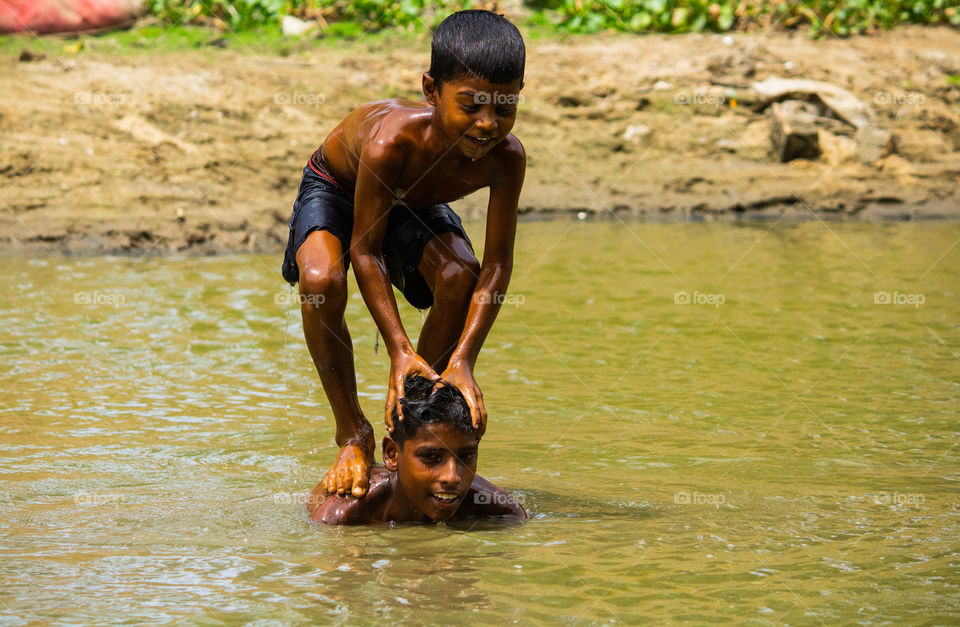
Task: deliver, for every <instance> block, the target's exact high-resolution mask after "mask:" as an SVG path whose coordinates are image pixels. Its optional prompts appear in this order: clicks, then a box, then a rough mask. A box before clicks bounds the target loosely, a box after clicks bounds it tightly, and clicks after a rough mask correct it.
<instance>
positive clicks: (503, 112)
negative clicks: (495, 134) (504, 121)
mask: <svg viewBox="0 0 960 627" xmlns="http://www.w3.org/2000/svg"><path fill="white" fill-rule="evenodd" d="M497 113H499V114H500V115H513V109H511V108H509V107H500V108H499V109H497Z"/></svg>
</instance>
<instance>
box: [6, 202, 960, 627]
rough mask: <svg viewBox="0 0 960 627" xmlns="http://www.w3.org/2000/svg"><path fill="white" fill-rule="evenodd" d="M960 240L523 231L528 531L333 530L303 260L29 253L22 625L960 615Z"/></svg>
mask: <svg viewBox="0 0 960 627" xmlns="http://www.w3.org/2000/svg"><path fill="white" fill-rule="evenodd" d="M468 230H469V231H470V232H471V233H473V234H475V236H476V237H477V238H478V239H479V238H480V236H481V234H482V225H476V224H474V225H469V227H468ZM958 239H960V225H958V224H955V223H926V224H924V223H905V224H857V223H821V222H818V221H814V222H807V223H799V224H797V223H794V224H787V223H777V224H775V223H772V222H771V223H763V222H760V223H749V224H690V223H688V224H631V225H624V224H621V223H589V222H552V223H527V224H522V225H521V229H520V233H519V237H518V240H517V261H516V268H515V272H514V278H513V282H512V285H511V298H508V300H507V302H506V303H505V306H504V308H503V310H502V312H501V314H500V318H499V320H498V322H497V324H496V326H495V328H494V330H493V332H492V334H491V335H490V337H489V339H488V341H487V344H486V347H485V348H484V351H483V354H482V357H481V359H480V362H479V364H478V380H479V382H480V384H481V386H482V388H483V391H484V395H485V398H486V402H487V408H488V410H489V414H490V428H489V431H488V435H487V436H486V437H485V438H484V440H483V443H482V446H481V456H480V472H481V474H483V475H485V476H487V477H488V478H490V479H492V480H493V481H495V482H497V483H499V484H501V485H503V486H505V487H507V488H509V489H511V490H513V491H515V492H516V494H517V495H518V497H519V498H521V499H523V503H524V504H525V506H526V508H527V511H528V512H529V514H530V517H531V518H530V520H529V521H528V522H527V523H526V524H524V525H522V526H519V527H503V526H498V525H490V524H481V525H461V526H456V527H453V526H419V525H402V526H398V527H397V528H393V529H388V528H335V527H332V528H322V527H318V526H315V525H313V524H311V523H310V522H309V521H308V519H307V515H306V512H305V507H304V505H303V498H304V496H305V494H306V493H307V492H308V491H309V490H310V488H312V487H313V485H314V484H315V483H316V482H317V481H318V480H319V479H320V477H321V475H322V472H323V470H324V469H325V467H326V465H327V464H329V462H330V461H331V460H332V459H333V456H334V454H335V452H336V448H335V446H334V443H333V428H334V423H333V417H332V415H331V413H330V410H329V408H328V407H327V405H326V401H325V399H324V396H323V393H322V390H321V388H320V386H319V382H318V379H317V377H316V374H315V373H314V371H313V366H312V363H311V362H310V359H309V356H308V354H307V351H306V348H305V345H304V342H303V339H302V334H301V326H300V317H299V309H298V307H297V305H296V304H295V301H294V298H293V295H292V293H291V292H290V291H289V288H288V287H287V286H286V285H285V284H284V283H283V282H282V280H281V278H280V275H279V265H280V259H279V257H278V256H231V257H219V258H204V259H152V258H149V259H139V260H138V259H132V258H94V259H79V258H70V259H58V258H56V257H50V258H46V259H32V260H21V259H10V258H8V259H3V260H0V268H2V274H0V294H2V300H0V312H2V320H3V324H2V326H0V355H2V357H0V384H2V393H3V396H2V401H0V623H2V624H8V625H20V624H27V623H31V622H36V621H48V622H57V623H64V624H66V623H99V624H103V623H122V622H132V623H143V622H150V623H157V622H178V621H179V622H182V623H184V624H219V623H221V622H222V623H226V624H235V623H241V622H254V623H256V624H278V623H331V622H332V623H343V624H358V623H359V624H369V623H374V622H386V621H388V622H393V621H405V620H414V621H420V622H425V623H434V622H458V623H460V622H464V621H471V622H472V621H480V622H490V623H503V622H514V621H520V622H524V623H526V622H530V621H542V622H551V623H552V622H559V623H565V624H580V623H596V624H605V623H631V622H637V621H639V620H642V619H648V620H655V621H663V620H673V621H698V622H699V621H707V620H731V619H735V620H748V621H754V622H756V623H759V624H767V623H780V622H786V623H820V622H823V623H826V624H834V623H837V622H842V623H850V622H854V623H862V624H882V623H886V622H899V621H903V620H909V621H927V620H932V621H933V622H935V623H957V622H958V621H960V554H958V553H960V539H958V538H960V524H958V523H960V506H958V485H960V484H958V481H960V464H958V461H960V447H957V446H956V445H957V442H958V426H957V425H958V421H957V407H958V405H957V396H958V391H960V376H958V373H960V367H958V366H960V340H958V320H960V305H958V288H960V285H958V280H957V269H958V265H960V264H958V262H960V246H957V240H958ZM351 290H352V291H351V300H350V304H349V308H348V313H347V315H348V322H349V325H350V328H351V329H352V331H353V335H354V342H355V348H356V353H357V368H358V380H359V388H360V391H361V395H362V398H361V401H362V403H363V406H364V408H365V410H366V411H367V413H368V415H369V416H370V417H371V419H372V420H373V421H374V424H375V425H376V427H377V432H378V434H381V435H382V433H383V428H382V417H381V416H382V403H383V397H384V393H385V387H384V382H385V381H386V375H387V367H388V362H387V357H386V355H385V353H384V351H383V349H382V347H381V350H380V352H379V354H374V339H375V338H374V327H373V323H372V321H371V320H370V318H369V315H368V314H367V313H366V310H365V308H364V306H363V303H362V301H361V300H360V298H359V294H358V293H357V291H356V287H355V285H354V286H352V287H351ZM885 294H887V295H889V300H890V301H892V302H891V303H890V304H886V303H884V302H883V301H884V300H886V298H887V296H885ZM402 314H403V317H404V320H405V324H406V327H407V329H408V330H409V332H410V335H411V336H413V337H415V336H416V334H417V332H418V328H419V323H420V314H419V312H417V311H415V310H413V309H411V308H409V307H408V306H405V308H404V309H403V311H402Z"/></svg>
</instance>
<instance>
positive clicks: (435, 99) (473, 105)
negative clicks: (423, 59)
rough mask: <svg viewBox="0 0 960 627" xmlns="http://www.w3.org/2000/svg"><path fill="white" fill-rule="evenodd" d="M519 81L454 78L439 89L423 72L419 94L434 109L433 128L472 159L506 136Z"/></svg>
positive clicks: (482, 154)
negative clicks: (505, 82) (435, 126)
mask: <svg viewBox="0 0 960 627" xmlns="http://www.w3.org/2000/svg"><path fill="white" fill-rule="evenodd" d="M522 87H523V81H522V80H516V81H514V82H513V83H508V84H497V83H491V82H490V81H488V80H485V79H482V78H473V77H466V78H458V79H454V80H450V81H447V82H445V83H443V84H442V85H441V86H440V87H439V89H438V88H437V84H436V82H435V81H434V80H433V78H432V77H431V76H430V75H429V74H424V75H423V93H424V95H425V96H426V98H427V102H429V103H430V104H431V105H433V106H435V107H436V108H437V115H436V124H437V131H438V132H439V133H440V135H441V136H442V137H443V139H444V140H445V143H447V144H448V145H456V147H457V148H458V149H459V150H460V152H461V153H462V154H463V155H464V156H465V157H468V158H470V159H473V160H476V159H479V158H480V157H482V156H484V155H485V154H487V153H488V152H490V150H491V149H492V148H493V147H494V146H496V145H497V144H498V143H500V142H501V141H503V140H504V139H506V137H507V135H509V134H510V130H511V129H512V128H513V124H514V122H515V121H516V118H517V105H518V104H519V102H520V89H521V88H522Z"/></svg>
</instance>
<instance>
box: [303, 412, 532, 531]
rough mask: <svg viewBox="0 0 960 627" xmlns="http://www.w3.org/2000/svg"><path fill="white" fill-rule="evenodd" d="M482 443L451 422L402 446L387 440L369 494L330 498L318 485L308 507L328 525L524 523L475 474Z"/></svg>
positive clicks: (505, 497)
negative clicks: (462, 521)
mask: <svg viewBox="0 0 960 627" xmlns="http://www.w3.org/2000/svg"><path fill="white" fill-rule="evenodd" d="M478 442H479V439H478V437H477V436H476V435H475V434H470V433H464V432H462V431H460V430H459V429H457V427H455V426H454V425H452V424H449V423H434V424H430V425H425V426H423V427H421V428H420V429H419V430H418V432H417V434H416V436H415V437H413V438H410V439H409V440H407V441H406V442H405V443H403V444H402V445H398V444H397V443H396V442H394V441H393V440H392V439H391V438H390V437H389V436H387V437H386V438H384V441H383V458H384V465H379V464H378V465H375V466H373V468H372V469H371V473H370V489H369V491H368V492H367V494H366V496H364V497H363V498H359V499H358V498H353V497H349V496H341V495H329V496H328V495H327V491H326V489H325V488H324V487H323V485H322V484H320V485H317V487H316V488H314V490H313V492H312V493H311V494H310V499H309V501H308V505H307V507H308V511H309V513H310V517H311V518H312V519H313V520H315V521H317V522H322V523H326V524H381V523H387V522H443V521H446V520H450V519H453V518H458V519H459V518H480V517H484V518H487V517H507V518H515V519H520V520H522V519H525V518H526V513H525V512H524V511H523V508H522V507H521V506H520V505H519V503H517V501H516V500H515V499H513V498H512V496H511V495H510V494H509V493H508V492H506V491H505V490H502V489H500V488H498V487H497V486H495V485H493V484H492V483H490V482H489V481H487V480H486V479H484V478H483V477H478V476H477V475H476V471H477V445H478ZM478 494H479V495H482V496H481V497H480V498H478V497H477V495H478Z"/></svg>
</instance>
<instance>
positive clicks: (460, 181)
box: [283, 10, 526, 497]
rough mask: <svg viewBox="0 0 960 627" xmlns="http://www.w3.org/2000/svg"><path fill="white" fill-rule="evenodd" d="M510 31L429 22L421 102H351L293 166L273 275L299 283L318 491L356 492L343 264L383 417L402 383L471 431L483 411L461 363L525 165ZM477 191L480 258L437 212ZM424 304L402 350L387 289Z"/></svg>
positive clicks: (457, 20) (361, 466) (361, 430)
mask: <svg viewBox="0 0 960 627" xmlns="http://www.w3.org/2000/svg"><path fill="white" fill-rule="evenodd" d="M525 56H526V53H525V48H524V44H523V39H522V38H521V36H520V33H519V31H518V30H517V29H516V27H515V26H513V24H511V23H510V22H509V21H507V20H506V19H505V18H504V17H502V16H500V15H497V14H495V13H491V12H489V11H476V10H471V11H461V12H458V13H454V14H452V15H450V16H449V17H447V19H445V20H444V21H443V23H441V24H440V26H439V27H438V28H437V30H436V32H435V33H434V35H433V41H432V44H431V59H430V70H429V72H427V73H425V74H424V75H423V81H422V82H423V94H424V96H425V98H426V102H413V101H406V100H384V101H380V102H374V103H371V104H367V105H364V106H362V107H360V108H359V109H356V110H355V111H353V112H352V113H350V114H349V115H347V117H346V118H345V119H344V120H343V121H342V122H341V123H340V125H339V126H337V127H336V128H335V129H333V131H332V132H331V133H330V134H329V135H328V136H327V138H326V139H325V140H324V142H323V144H322V145H321V146H320V148H318V149H317V151H316V152H314V153H313V155H312V156H311V158H310V161H309V162H308V164H307V167H305V168H304V170H303V180H302V182H301V183H300V190H299V194H298V196H297V200H296V202H295V203H294V206H293V215H292V217H291V218H290V238H289V241H288V243H287V250H286V254H285V257H284V262H283V276H284V278H285V279H286V280H287V281H288V282H289V283H291V284H293V283H297V282H299V283H300V294H301V299H300V300H301V307H300V311H301V314H302V316H303V330H304V335H305V337H306V342H307V347H308V348H309V350H310V355H311V356H312V357H313V361H314V364H315V365H316V368H317V373H318V374H319V375H320V381H321V383H322V384H323V389H324V392H325V393H326V395H327V398H328V399H329V401H330V405H331V408H332V409H333V414H334V418H335V419H336V423H337V433H336V441H337V444H338V445H339V446H340V452H339V453H338V455H337V457H336V460H335V461H334V463H333V466H332V467H331V468H330V470H329V471H328V472H327V473H326V475H325V476H324V478H323V481H322V482H321V485H322V486H323V487H324V488H325V489H326V490H327V491H330V492H338V493H340V494H344V493H346V494H352V495H353V496H355V497H360V496H363V494H364V493H365V492H366V491H367V486H368V474H369V470H370V465H371V464H372V463H373V453H374V446H375V443H374V436H373V428H372V427H371V425H370V423H369V422H368V421H367V419H366V418H365V417H364V415H363V412H362V411H361V409H360V403H359V400H358V399H357V384H356V375H355V371H354V363H353V344H352V342H351V339H350V333H349V331H348V330H347V325H346V323H345V321H344V310H345V308H346V303H347V280H346V271H347V268H348V266H349V264H350V262H351V261H352V262H353V266H354V273H355V274H356V277H357V283H358V284H359V286H360V292H361V294H362V296H363V300H364V302H365V303H366V305H367V307H368V309H369V310H370V313H371V314H372V316H373V319H374V322H376V325H377V328H378V329H379V331H380V334H381V335H382V336H383V338H384V343H385V345H386V348H387V352H388V353H389V355H390V380H389V387H388V392H387V402H386V413H385V421H386V423H387V429H388V431H389V430H392V429H393V428H394V426H395V425H394V424H393V419H392V416H393V413H394V409H395V408H396V410H397V411H396V413H397V415H398V420H400V421H402V420H403V405H402V404H401V403H400V401H401V400H402V398H403V382H404V380H405V379H406V377H407V376H409V375H420V376H422V377H425V378H426V379H427V380H429V381H431V382H434V383H436V382H438V381H440V380H442V381H443V382H445V383H446V384H448V385H452V386H455V387H456V388H458V389H459V390H460V391H461V392H462V393H463V397H464V399H465V401H466V403H467V406H468V407H469V409H470V416H471V421H472V424H473V426H474V427H475V428H476V429H477V430H478V432H477V435H478V437H479V436H482V435H483V432H484V430H485V429H486V420H487V414H486V410H485V409H484V406H483V397H482V395H481V393H480V388H479V386H478V385H477V383H476V381H475V380H474V376H473V369H474V364H475V363H476V361H477V356H478V353H479V351H480V347H481V346H482V344H483V341H484V339H486V337H487V333H488V332H489V331H490V327H491V326H492V325H493V322H494V320H495V319H496V317H497V313H498V311H499V309H500V304H501V303H502V302H503V296H504V294H505V293H506V289H507V284H508V283H509V281H510V273H511V269H512V266H513V244H514V237H515V234H516V226H517V203H518V199H519V196H520V188H521V186H522V185H523V176H524V172H525V168H526V156H525V154H524V151H523V146H521V145H520V141H519V140H517V138H516V137H514V136H513V135H511V134H510V130H511V129H512V128H513V124H514V120H515V119H516V109H517V104H518V100H519V92H520V89H521V88H522V86H523V70H524V63H525ZM485 187H486V188H489V190H490V198H489V203H488V206H487V224H486V240H485V247H484V254H483V263H482V264H480V263H478V262H477V259H476V257H475V256H474V253H473V248H472V245H471V243H470V240H469V239H468V238H467V234H466V232H465V231H464V230H463V226H462V224H461V222H460V218H459V217H458V216H457V215H456V214H455V213H454V212H453V211H452V210H451V209H450V207H449V205H447V204H446V203H448V202H450V201H453V200H457V199H459V198H462V197H463V196H465V195H467V194H470V193H472V192H475V191H477V190H479V189H482V188H485ZM391 283H393V285H396V286H397V288H398V289H399V290H400V291H401V292H402V293H403V295H404V296H405V297H406V299H407V300H408V301H409V302H410V303H411V304H412V305H413V306H415V307H417V308H419V309H425V308H428V307H429V308H430V313H429V314H428V315H427V318H426V321H425V322H424V324H423V328H422V329H421V331H420V340H419V342H418V343H417V347H416V350H414V348H413V346H412V344H411V342H410V339H409V338H408V337H407V334H406V332H405V331H404V328H403V325H402V324H401V322H400V316H399V313H398V311H397V303H396V300H395V299H394V295H393V290H392V289H391V287H390V284H391Z"/></svg>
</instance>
